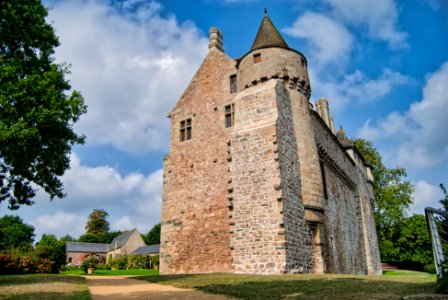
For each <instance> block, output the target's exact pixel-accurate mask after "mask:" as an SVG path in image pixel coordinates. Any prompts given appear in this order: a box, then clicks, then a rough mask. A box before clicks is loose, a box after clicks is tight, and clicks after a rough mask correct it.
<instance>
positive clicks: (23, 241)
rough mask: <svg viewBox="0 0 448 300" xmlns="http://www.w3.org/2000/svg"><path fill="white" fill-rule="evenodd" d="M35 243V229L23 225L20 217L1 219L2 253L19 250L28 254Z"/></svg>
mask: <svg viewBox="0 0 448 300" xmlns="http://www.w3.org/2000/svg"><path fill="white" fill-rule="evenodd" d="M33 241H34V227H33V226H31V225H28V224H25V223H23V221H22V219H21V218H20V217H19V216H11V215H5V216H3V217H2V218H0V251H11V250H12V249H17V250H19V251H21V252H28V251H29V250H30V249H32V244H33Z"/></svg>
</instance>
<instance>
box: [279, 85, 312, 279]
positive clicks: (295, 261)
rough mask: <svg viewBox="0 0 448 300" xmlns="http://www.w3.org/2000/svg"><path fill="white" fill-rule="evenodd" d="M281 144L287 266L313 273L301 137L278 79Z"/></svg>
mask: <svg viewBox="0 0 448 300" xmlns="http://www.w3.org/2000/svg"><path fill="white" fill-rule="evenodd" d="M276 97H277V109H278V120H277V142H276V144H277V148H276V149H275V148H274V153H276V154H277V156H276V157H275V159H277V160H278V161H279V166H280V177H281V178H280V180H281V181H280V183H279V184H280V188H281V191H282V194H281V198H279V199H277V201H279V204H280V205H282V211H281V213H282V214H283V224H280V227H281V228H280V230H279V234H284V235H285V248H286V263H287V264H286V270H285V272H288V273H304V272H306V273H311V272H312V271H313V245H312V234H311V231H310V230H309V228H308V226H307V224H306V222H305V213H304V207H303V202H302V193H301V186H300V178H301V176H300V168H299V158H298V154H297V140H296V133H295V131H294V123H293V113H292V108H291V98H290V93H289V90H288V89H286V88H285V87H284V86H283V84H281V83H277V86H276Z"/></svg>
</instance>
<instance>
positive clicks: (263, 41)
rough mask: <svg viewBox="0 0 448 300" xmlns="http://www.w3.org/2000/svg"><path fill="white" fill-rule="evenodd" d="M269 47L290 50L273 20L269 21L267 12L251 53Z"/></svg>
mask: <svg viewBox="0 0 448 300" xmlns="http://www.w3.org/2000/svg"><path fill="white" fill-rule="evenodd" d="M267 47H282V48H288V49H289V47H288V44H286V42H285V40H284V39H283V37H282V35H281V34H280V32H279V31H278V30H277V28H276V27H275V26H274V24H273V23H272V21H271V19H269V17H268V14H267V11H266V10H265V12H264V17H263V21H262V22H261V25H260V28H259V29H258V32H257V36H256V37H255V40H254V43H253V44H252V48H251V49H250V51H254V50H257V49H261V48H267Z"/></svg>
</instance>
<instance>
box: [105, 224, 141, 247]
mask: <svg viewBox="0 0 448 300" xmlns="http://www.w3.org/2000/svg"><path fill="white" fill-rule="evenodd" d="M134 231H137V228H134V229H132V230H130V231H126V232H125V233H123V234H121V235H119V236H117V237H116V238H114V239H113V240H112V242H111V243H110V248H109V249H114V248H121V247H123V245H124V244H126V242H127V241H128V240H129V238H130V237H131V235H132V234H133V233H134ZM137 233H138V231H137ZM138 234H140V233H138Z"/></svg>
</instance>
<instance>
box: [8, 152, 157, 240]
mask: <svg viewBox="0 0 448 300" xmlns="http://www.w3.org/2000/svg"><path fill="white" fill-rule="evenodd" d="M162 181H163V171H162V170H157V171H155V172H153V173H150V174H147V175H146V174H143V173H130V174H126V175H122V174H120V173H119V172H118V171H117V170H115V169H114V168H112V167H109V166H99V167H89V166H86V165H83V164H82V162H81V161H80V160H79V158H78V157H77V155H76V154H75V153H73V154H72V156H71V163H70V169H69V170H68V171H67V172H66V174H65V175H64V176H63V177H62V182H63V184H64V187H65V192H66V193H67V197H66V198H64V199H55V200H54V201H51V202H50V201H49V200H48V195H47V194H45V193H44V192H43V191H42V190H40V191H39V192H38V194H37V196H36V199H35V204H34V205H33V206H31V207H29V206H24V207H21V208H20V210H18V211H17V212H9V211H7V209H6V206H5V205H3V206H0V213H2V214H11V213H12V214H15V213H19V214H20V216H21V217H22V218H23V219H24V221H25V223H28V224H31V225H33V226H34V227H35V233H36V241H38V240H39V239H40V236H41V235H42V234H43V233H48V234H55V235H57V236H59V237H61V236H63V235H65V234H70V235H71V236H73V237H75V238H76V237H79V235H81V234H83V233H84V232H85V229H84V226H85V224H86V222H87V217H88V215H89V214H90V213H91V212H92V210H93V209H104V210H106V212H108V214H109V217H108V220H109V223H110V227H111V229H113V230H129V229H132V228H134V227H137V228H138V229H139V231H140V232H141V233H146V232H148V230H150V229H151V227H152V226H153V225H154V224H156V223H158V222H160V217H161V202H162Z"/></svg>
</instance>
